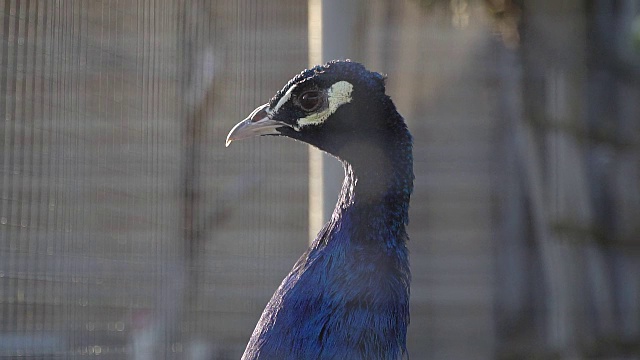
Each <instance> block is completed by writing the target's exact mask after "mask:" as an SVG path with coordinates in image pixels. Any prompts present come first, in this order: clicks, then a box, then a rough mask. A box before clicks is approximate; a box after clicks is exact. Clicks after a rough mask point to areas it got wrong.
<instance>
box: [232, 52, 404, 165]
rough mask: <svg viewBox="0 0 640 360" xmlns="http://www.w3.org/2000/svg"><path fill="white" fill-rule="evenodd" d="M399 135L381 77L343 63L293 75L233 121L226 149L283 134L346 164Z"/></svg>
mask: <svg viewBox="0 0 640 360" xmlns="http://www.w3.org/2000/svg"><path fill="white" fill-rule="evenodd" d="M398 129H400V131H398ZM403 130H404V131H403ZM399 132H400V133H403V132H406V133H407V134H408V131H407V130H406V125H404V121H403V120H402V117H400V116H399V115H398V114H397V112H396V110H395V106H394V105H393V103H392V102H391V100H390V99H389V97H388V96H387V95H386V94H385V77H384V76H383V75H381V74H379V73H376V72H372V71H368V70H367V69H365V67H364V66H363V65H361V64H359V63H356V62H352V61H349V60H344V61H331V62H328V63H327V64H325V65H322V66H316V67H314V68H312V69H308V70H304V71H303V72H301V73H300V74H298V75H297V76H295V77H294V78H293V79H291V80H290V81H289V82H288V83H287V84H286V85H285V86H284V87H283V88H282V90H280V91H278V92H277V93H276V95H275V96H274V97H273V98H272V99H271V100H270V101H269V102H268V103H267V104H264V105H262V106H260V107H258V108H257V109H255V110H254V111H253V112H252V113H251V114H250V115H249V116H248V117H247V118H246V119H245V120H243V121H241V122H240V123H238V124H237V125H236V126H235V127H234V128H233V129H232V130H231V131H230V132H229V135H228V136H227V140H226V145H227V146H229V144H230V143H231V142H232V141H235V140H240V139H244V138H248V137H252V136H258V135H276V136H286V137H289V138H293V139H296V140H299V141H303V142H306V143H308V144H311V145H313V146H315V147H317V148H319V149H321V150H324V151H326V152H328V153H330V154H332V155H334V156H336V157H338V158H341V159H343V160H347V161H351V160H354V159H352V158H353V156H367V157H371V156H376V152H380V151H381V150H383V149H384V144H385V143H387V142H389V141H391V140H393V138H394V137H395V135H396V134H397V133H399ZM409 141H410V140H409Z"/></svg>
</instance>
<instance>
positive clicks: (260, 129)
mask: <svg viewBox="0 0 640 360" xmlns="http://www.w3.org/2000/svg"><path fill="white" fill-rule="evenodd" d="M283 126H290V125H289V124H286V123H284V122H282V121H277V120H272V119H271V118H269V104H264V105H262V106H260V107H258V108H257V109H255V110H253V112H252V113H251V114H250V115H249V116H248V117H247V118H246V119H244V120H242V121H240V122H239V123H237V124H236V126H234V127H233V129H231V131H229V135H227V141H226V142H225V146H229V144H231V142H232V141H235V140H241V139H246V138H249V137H253V136H259V135H280V132H279V131H278V130H277V129H278V128H280V127H283Z"/></svg>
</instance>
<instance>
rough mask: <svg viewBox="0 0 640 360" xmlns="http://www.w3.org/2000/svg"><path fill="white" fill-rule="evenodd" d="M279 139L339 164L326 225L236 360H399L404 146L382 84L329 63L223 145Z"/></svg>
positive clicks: (402, 350) (345, 64)
mask: <svg viewBox="0 0 640 360" xmlns="http://www.w3.org/2000/svg"><path fill="white" fill-rule="evenodd" d="M253 135H281V136H287V137H290V138H293V139H296V140H300V141H304V142H306V143H309V144H311V145H313V146H316V147H317V148H319V149H321V150H324V151H326V152H328V153H330V154H332V155H333V156H335V157H336V158H338V159H339V160H341V161H342V163H343V164H344V168H345V175H346V177H345V179H344V183H343V185H342V191H341V193H340V197H339V199H338V203H337V205H336V208H335V210H334V212H333V215H332V217H331V220H330V221H329V222H328V223H327V224H326V225H325V226H324V228H323V229H322V230H320V232H319V234H318V236H317V238H316V239H315V241H314V242H313V244H312V245H311V246H310V247H309V249H308V250H307V251H306V252H305V253H304V254H303V255H302V257H301V258H300V259H299V260H298V261H297V262H296V264H295V265H294V267H293V270H291V273H289V275H288V276H287V277H286V278H285V279H284V280H283V282H282V284H281V285H280V287H279V288H278V290H277V291H276V292H275V294H274V295H273V297H272V298H271V301H269V303H268V304H267V307H266V308H265V310H264V312H263V313H262V317H261V318H260V321H259V322H258V325H257V326H256V329H255V330H254V332H253V335H252V336H251V339H250V341H249V344H248V345H247V348H246V350H245V353H244V355H243V357H242V359H244V360H250V359H278V360H286V359H367V360H373V359H400V358H401V357H403V355H406V352H407V349H406V333H407V325H408V323H409V283H410V272H409V261H408V251H407V247H406V243H407V240H408V237H407V232H406V229H405V227H406V225H407V222H408V209H409V197H410V195H411V192H412V189H413V158H412V140H411V135H410V133H409V131H408V129H407V126H406V124H405V122H404V120H403V119H402V116H400V114H398V112H397V111H396V108H395V106H394V104H393V102H392V101H391V99H390V98H389V97H388V96H387V95H386V94H385V84H384V77H383V76H382V75H380V74H378V73H375V72H370V71H368V70H366V69H365V68H364V66H362V65H361V64H358V63H355V62H350V61H332V62H329V63H327V64H325V65H323V66H316V67H314V68H313V69H310V70H305V71H303V72H302V73H300V74H299V75H297V76H296V77H294V78H293V79H292V80H291V81H289V82H288V83H287V84H286V85H285V87H284V88H283V89H282V90H280V91H278V93H277V94H276V95H275V96H274V97H273V98H272V99H271V101H270V102H269V103H268V104H265V105H263V106H261V107H259V108H258V109H256V110H255V111H254V112H253V113H252V114H251V115H250V116H249V117H248V118H247V119H246V120H244V121H243V122H241V123H239V124H238V125H236V127H234V129H233V130H231V132H230V133H229V136H228V137H227V144H229V143H230V142H231V141H233V140H237V139H241V138H245V137H249V136H253Z"/></svg>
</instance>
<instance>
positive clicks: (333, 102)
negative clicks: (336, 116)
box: [276, 81, 353, 131]
mask: <svg viewBox="0 0 640 360" xmlns="http://www.w3.org/2000/svg"><path fill="white" fill-rule="evenodd" d="M290 91H291V90H289V91H287V93H286V94H285V95H284V96H283V97H282V99H280V101H278V105H276V109H277V108H279V107H280V106H281V104H280V103H281V102H282V100H283V99H284V98H287V100H289V97H291V94H290ZM352 91H353V85H351V83H349V82H347V81H338V82H337V83H335V84H333V85H331V87H330V88H329V90H328V91H327V99H328V101H329V106H327V107H326V108H325V109H324V110H322V111H320V112H317V113H313V114H310V115H309V116H307V117H304V118H300V119H298V121H297V123H296V124H295V125H294V126H293V128H294V129H295V130H296V131H300V129H302V128H303V127H305V126H307V125H318V124H322V123H323V122H324V121H325V120H327V118H329V116H331V115H332V114H333V113H335V112H336V110H338V108H339V107H340V106H342V105H344V104H346V103H350V102H351V100H352V98H351V92H352ZM287 95H288V96H287ZM285 102H286V101H285Z"/></svg>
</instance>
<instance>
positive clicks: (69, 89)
mask: <svg viewBox="0 0 640 360" xmlns="http://www.w3.org/2000/svg"><path fill="white" fill-rule="evenodd" d="M283 5H285V6H283V8H282V9H278V10H277V11H276V9H273V7H268V6H266V5H264V4H261V3H258V2H255V1H240V2H236V1H217V2H208V1H193V2H187V1H179V2H174V1H153V0H146V1H142V0H141V1H96V2H94V1H92V2H87V1H35V0H33V1H29V0H27V1H4V2H3V3H2V9H1V10H0V11H1V12H2V13H1V14H0V15H1V16H0V21H1V26H0V29H2V39H3V43H2V55H1V59H0V61H1V68H2V71H1V76H2V78H1V79H0V82H1V84H2V85H1V91H2V99H3V100H2V101H3V111H2V115H3V121H2V122H1V123H0V126H1V130H0V132H1V133H2V140H1V141H2V147H1V148H2V149H3V153H2V157H1V158H2V164H1V168H2V188H1V191H2V200H1V203H0V219H1V224H0V226H1V227H2V229H1V231H0V236H1V238H2V240H1V242H0V254H1V255H0V256H2V260H0V284H1V289H2V293H1V295H0V303H1V308H2V310H1V314H2V315H1V316H2V318H1V321H0V323H1V324H2V335H0V355H1V356H3V357H13V356H21V357H33V358H36V357H37V358H76V357H85V356H95V355H100V356H101V357H107V358H125V357H128V358H132V359H146V358H157V357H164V358H184V357H186V356H190V357H192V358H203V357H207V358H212V357H213V358H227V357H228V356H231V355H229V354H232V355H233V357H237V356H238V352H241V351H242V349H243V347H244V344H245V343H246V337H247V332H248V331H249V332H250V329H251V327H253V324H255V321H256V317H257V316H258V314H259V312H260V308H261V307H262V306H263V304H264V301H265V298H268V296H269V295H270V294H269V292H270V291H272V290H273V289H272V288H271V286H266V285H262V284H264V283H270V284H272V283H274V282H276V281H279V279H278V280H276V278H279V277H281V276H282V274H283V273H286V271H287V270H286V268H287V267H288V266H289V264H287V263H288V262H289V260H290V256H288V255H290V254H293V252H294V251H295V252H296V253H298V252H301V251H302V249H303V248H304V245H305V244H304V242H298V241H297V240H298V239H300V238H304V237H305V236H306V224H305V222H306V217H305V216H304V214H305V212H304V206H305V203H306V192H305V190H306V189H305V186H304V182H300V181H294V177H292V176H291V175H292V174H295V173H296V172H298V171H299V169H300V167H302V168H304V167H305V166H306V157H305V156H304V153H303V152H301V151H296V150H292V148H296V146H297V147H298V148H300V147H301V145H292V144H287V143H282V142H270V141H258V142H256V144H247V146H242V147H233V148H231V149H229V150H226V151H223V150H224V138H225V135H226V132H227V131H228V130H229V129H230V127H231V126H232V125H233V124H234V123H235V122H237V121H238V120H239V119H242V118H243V117H244V116H245V115H246V114H247V113H248V112H249V111H250V110H251V108H252V107H253V106H256V105H258V104H260V103H261V101H262V102H264V101H266V99H268V98H269V97H270V96H271V94H270V93H271V92H272V91H275V89H277V87H278V86H280V85H281V84H280V82H281V81H282V80H283V79H285V78H287V77H289V76H290V75H291V69H301V68H303V67H304V66H305V65H306V63H305V62H306V50H305V49H306V33H305V29H306V15H305V11H306V8H305V7H304V6H301V5H299V4H298V5H296V3H295V2H289V3H287V4H283ZM270 34H275V35H278V36H279V39H278V37H274V36H270ZM283 42H284V44H286V46H283V45H281V44H283ZM283 55H284V58H283ZM260 143H262V144H260ZM298 150H299V149H298ZM239 174H240V175H239ZM275 175H278V176H279V177H280V180H281V181H275V182H271V181H270V182H265V181H263V180H262V179H264V178H267V177H271V176H275ZM290 204H292V205H294V206H289V205H290ZM240 215H242V216H240ZM248 218H250V219H252V220H251V221H247V219H248ZM282 219H285V220H282ZM281 221H287V231H286V232H285V231H280V232H275V231H271V230H272V229H273V228H274V227H275V225H278V222H281ZM274 239H278V241H274ZM274 244H275V245H274ZM269 257H283V258H286V260H287V261H284V260H283V261H279V262H278V265H277V266H274V265H273V263H274V262H273V261H272V262H270V263H269V264H268V263H267V260H265V259H268V258H269ZM280 262H281V263H282V264H280Z"/></svg>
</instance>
